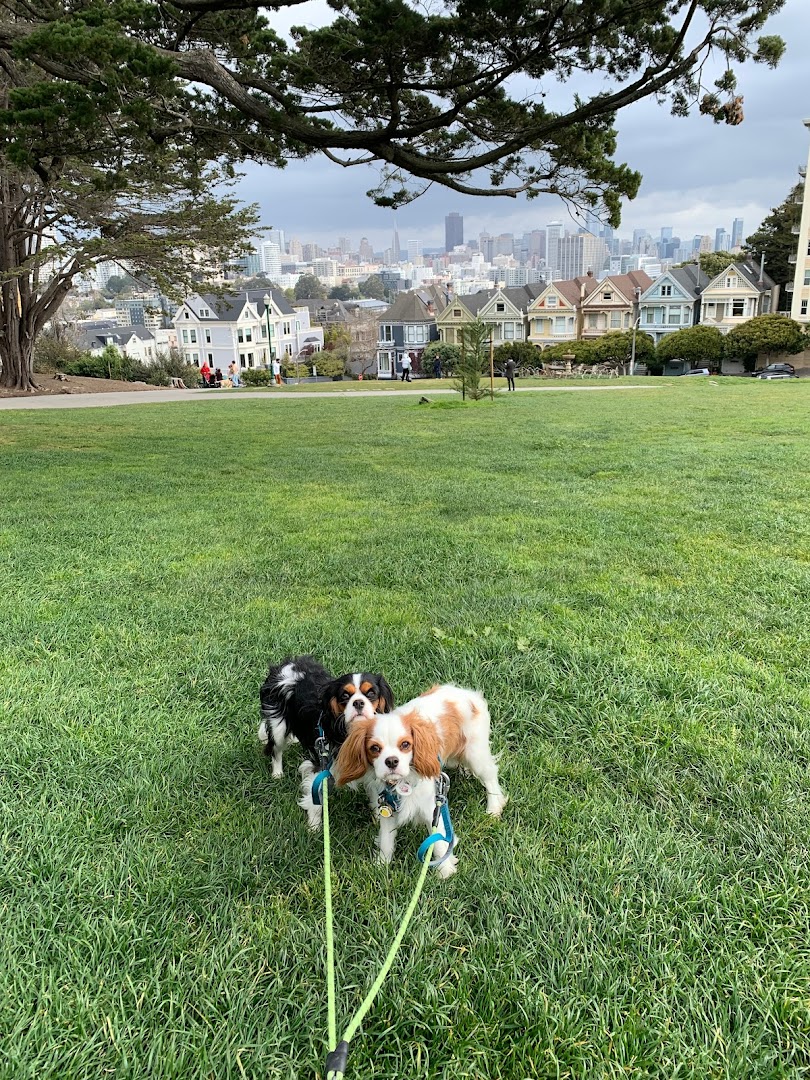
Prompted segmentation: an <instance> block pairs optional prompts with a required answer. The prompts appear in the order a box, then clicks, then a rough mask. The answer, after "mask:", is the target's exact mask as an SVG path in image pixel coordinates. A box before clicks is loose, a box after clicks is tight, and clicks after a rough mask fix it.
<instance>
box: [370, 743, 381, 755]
mask: <svg viewBox="0 0 810 1080" xmlns="http://www.w3.org/2000/svg"><path fill="white" fill-rule="evenodd" d="M368 752H369V753H370V754H371V756H372V757H376V756H377V755H378V754H381V753H382V747H381V746H378V745H377V743H372V744H371V746H370V747H369V748H368Z"/></svg>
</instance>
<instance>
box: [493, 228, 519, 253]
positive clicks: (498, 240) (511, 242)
mask: <svg viewBox="0 0 810 1080" xmlns="http://www.w3.org/2000/svg"><path fill="white" fill-rule="evenodd" d="M514 251H515V237H514V235H513V234H512V233H510V232H507V233H501V234H500V236H496V237H495V244H494V248H493V257H494V256H495V255H513V254H514Z"/></svg>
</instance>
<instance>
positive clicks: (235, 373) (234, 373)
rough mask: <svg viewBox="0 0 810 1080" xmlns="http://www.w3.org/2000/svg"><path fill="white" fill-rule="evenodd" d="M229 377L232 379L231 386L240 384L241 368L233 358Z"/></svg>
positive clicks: (229, 365) (229, 368)
mask: <svg viewBox="0 0 810 1080" xmlns="http://www.w3.org/2000/svg"><path fill="white" fill-rule="evenodd" d="M228 378H229V379H230V380H231V386H240V385H241V383H240V381H239V368H238V367H237V366H236V361H235V360H231V362H230V364H228Z"/></svg>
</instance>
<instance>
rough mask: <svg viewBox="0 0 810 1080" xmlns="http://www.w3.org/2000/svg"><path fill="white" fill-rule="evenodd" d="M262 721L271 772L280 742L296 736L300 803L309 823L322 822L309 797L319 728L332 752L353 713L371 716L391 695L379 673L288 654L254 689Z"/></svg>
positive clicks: (278, 768) (277, 771) (276, 771)
mask: <svg viewBox="0 0 810 1080" xmlns="http://www.w3.org/2000/svg"><path fill="white" fill-rule="evenodd" d="M259 700H260V703H261V716H262V721H261V723H260V724H259V741H260V742H261V743H262V744H263V746H264V752H265V754H266V755H267V756H268V757H269V756H271V755H272V758H273V776H274V777H278V776H281V775H282V759H283V754H284V747H285V746H287V745H289V743H291V742H294V741H296V740H297V741H298V742H299V743H300V744H301V746H302V747H303V750H304V754H305V760H304V762H303V763H302V764H301V765H300V766H299V771H300V773H301V778H302V786H301V799H300V800H299V805H300V806H301V807H303V809H304V810H306V811H307V817H308V818H309V824H310V828H312V829H317V828H318V827H319V826H320V823H321V807H320V806H316V805H315V804H314V803H313V801H312V780H313V777H314V776H315V772H316V770H317V769H318V768H320V760H319V757H318V751H317V748H316V745H315V743H316V740H317V738H318V728H319V727H320V728H321V730H322V731H323V734H324V737H325V738H326V742H327V743H328V745H329V749H330V750H331V752H332V754H334V753H336V752H337V750H338V748H339V747H340V746H341V744H342V743H343V740H344V739H345V738H346V734H347V732H348V731H349V729H350V727H351V725H352V724H353V723H355V722H356V721H357V720H358V718H363V719H366V720H368V719H371V718H372V717H373V716H374V714H375V713H376V712H386V711H388V710H390V709H393V708H394V695H393V694H392V693H391V687H390V686H389V685H388V683H387V682H386V681H385V679H384V678H383V677H382V675H372V674H370V673H369V672H366V671H359V672H356V673H353V674H351V673H350V674H347V675H341V676H339V677H338V678H335V676H334V675H332V674H331V673H330V672H328V671H327V670H326V668H325V667H324V666H323V665H322V664H320V663H319V662H318V661H317V660H316V659H315V658H314V657H313V656H293V657H288V658H287V659H286V660H282V662H281V663H280V664H271V665H270V669H269V671H268V672H267V678H266V679H265V680H264V682H263V683H262V686H261V688H260V690H259Z"/></svg>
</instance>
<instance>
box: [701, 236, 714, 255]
mask: <svg viewBox="0 0 810 1080" xmlns="http://www.w3.org/2000/svg"><path fill="white" fill-rule="evenodd" d="M711 250H712V238H711V237H710V236H709V234H708V233H704V234H703V236H701V238H700V243H699V244H698V251H701V252H703V251H711Z"/></svg>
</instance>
